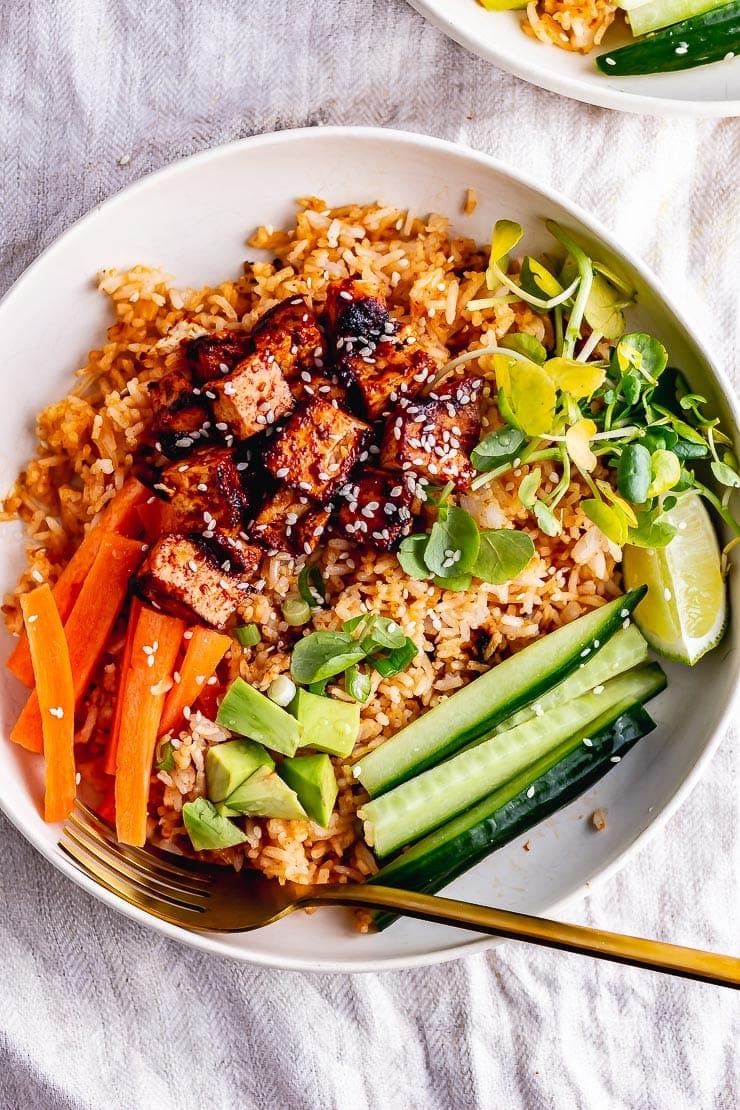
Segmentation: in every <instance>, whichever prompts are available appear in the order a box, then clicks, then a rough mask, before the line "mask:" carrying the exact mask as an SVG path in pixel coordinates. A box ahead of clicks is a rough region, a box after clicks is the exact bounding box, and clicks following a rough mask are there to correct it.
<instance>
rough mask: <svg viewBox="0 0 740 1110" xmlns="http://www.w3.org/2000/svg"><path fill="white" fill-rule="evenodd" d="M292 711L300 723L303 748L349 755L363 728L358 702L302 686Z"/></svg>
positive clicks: (292, 703)
mask: <svg viewBox="0 0 740 1110" xmlns="http://www.w3.org/2000/svg"><path fill="white" fill-rule="evenodd" d="M290 710H291V712H292V713H294V714H295V717H296V720H297V721H298V722H299V724H300V725H301V729H302V732H301V741H300V746H301V747H302V748H315V749H316V750H317V751H319V752H328V753H329V755H339V756H346V755H349V754H350V752H351V751H352V749H353V748H354V746H355V740H356V739H357V734H358V733H359V731H360V706H359V703H358V702H356V701H338V700H337V699H336V698H325V697H322V696H321V695H319V694H312V693H311V692H310V690H302V689H301V690H299V691H298V693H297V694H296V696H295V697H294V699H293V701H292V702H291V705H290ZM290 754H291V755H293V754H295V753H293V752H291V753H290Z"/></svg>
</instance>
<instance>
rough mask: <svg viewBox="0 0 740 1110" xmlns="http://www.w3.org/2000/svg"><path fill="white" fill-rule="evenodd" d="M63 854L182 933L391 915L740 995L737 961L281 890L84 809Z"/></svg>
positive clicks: (334, 891) (502, 918) (490, 913)
mask: <svg viewBox="0 0 740 1110" xmlns="http://www.w3.org/2000/svg"><path fill="white" fill-rule="evenodd" d="M59 845H60V847H61V848H62V849H63V851H64V852H66V853H67V855H68V856H71V858H72V859H73V860H74V862H75V863H76V864H77V866H78V867H79V868H80V869H81V870H82V871H83V872H84V873H85V874H86V875H89V876H90V877H91V878H92V879H94V880H95V881H96V882H97V883H99V884H100V886H103V887H105V888H106V890H110V891H112V892H113V894H117V895H118V896H119V897H120V898H123V899H124V900H125V901H126V902H130V903H131V905H133V906H137V907H138V908H139V909H142V910H146V911H147V912H148V913H150V914H153V916H154V917H158V918H161V920H163V921H168V922H169V923H170V924H171V925H179V926H180V927H181V928H184V929H191V930H207V931H212V932H225V933H233V932H247V931H249V930H250V929H260V928H261V927H262V926H263V925H270V924H271V923H272V922H273V921H278V920H279V919H280V918H281V917H285V916H286V915H287V914H289V913H292V911H293V910H297V909H309V908H312V907H315V906H354V907H355V908H360V907H362V908H365V909H369V910H392V911H393V912H395V913H399V914H405V915H407V916H409V917H418V918H422V919H423V920H425V921H437V922H440V923H442V924H444V925H457V926H458V927H461V928H463V929H472V930H474V931H476V932H481V933H492V934H494V935H495V936H499V937H507V938H509V939H511V940H526V941H531V942H532V943H534V944H541V945H544V946H545V947H549V948H561V949H564V950H565V951H567V952H578V953H580V954H582V955H586V956H597V957H599V958H600V959H604V960H613V961H616V962H617V963H625V964H632V965H633V966H635V967H646V968H651V969H653V970H654V971H665V972H668V973H669V974H671V975H681V976H683V977H685V978H687V979H700V980H703V981H704V982H707V983H717V984H721V985H723V986H726V987H735V988H737V987H740V958H737V957H734V956H721V955H719V954H718V953H713V952H701V951H699V950H697V949H695V948H681V947H679V946H678V945H675V944H664V943H663V942H662V941H657V940H643V939H641V938H639V937H630V936H623V935H621V934H619V933H607V932H604V931H602V930H601V929H591V928H589V927H587V926H585V925H568V924H565V923H563V922H560V921H550V920H547V919H546V918H542V917H533V916H531V915H530V914H523V913H513V912H512V911H510V910H498V909H492V908H490V907H488V906H477V905H473V904H471V903H470V902H458V901H455V900H453V899H451V898H438V897H436V896H435V895H431V894H416V893H413V892H412V891H406V890H395V889H393V888H392V887H384V886H375V885H374V884H373V885H367V886H364V885H361V884H359V883H356V884H351V883H347V884H340V885H336V886H299V885H298V884H296V883H286V884H285V885H284V886H281V885H280V884H279V883H277V882H276V881H275V880H273V879H267V878H265V876H264V875H262V874H261V873H260V872H258V871H252V870H246V869H245V870H242V871H239V872H236V871H233V870H232V869H231V868H226V867H212V866H210V865H207V864H203V863H200V862H198V861H196V860H190V859H186V858H185V857H182V856H175V855H172V854H171V853H169V852H163V851H160V850H159V849H157V848H147V849H146V851H144V850H142V849H139V848H130V847H127V846H126V845H123V844H119V843H118V842H117V841H116V839H115V834H114V832H113V830H112V829H111V828H110V827H109V826H108V825H106V824H105V823H104V822H103V821H101V820H100V818H99V817H97V816H96V815H95V814H94V813H92V812H91V810H89V809H87V807H86V806H84V805H83V804H82V803H81V802H79V801H78V802H77V803H76V809H75V811H74V812H73V813H72V815H71V816H70V818H69V820H68V821H67V823H66V824H65V826H64V828H63V830H62V837H61V840H60V841H59Z"/></svg>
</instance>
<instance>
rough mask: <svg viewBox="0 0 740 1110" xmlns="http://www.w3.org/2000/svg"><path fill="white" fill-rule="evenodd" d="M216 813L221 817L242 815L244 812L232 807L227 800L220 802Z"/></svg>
mask: <svg viewBox="0 0 740 1110" xmlns="http://www.w3.org/2000/svg"><path fill="white" fill-rule="evenodd" d="M216 813H217V814H218V815H219V817H241V816H242V814H241V813H240V812H239V810H238V809H231V808H230V807H229V806H227V804H226V802H219V803H218V805H217V806H216Z"/></svg>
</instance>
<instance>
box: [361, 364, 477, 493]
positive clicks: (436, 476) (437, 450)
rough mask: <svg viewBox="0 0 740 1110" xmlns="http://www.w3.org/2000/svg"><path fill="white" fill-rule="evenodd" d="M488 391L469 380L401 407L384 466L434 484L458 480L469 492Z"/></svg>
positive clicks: (384, 449)
mask: <svg viewBox="0 0 740 1110" xmlns="http://www.w3.org/2000/svg"><path fill="white" fill-rule="evenodd" d="M482 389H483V381H482V379H481V378H473V377H470V378H463V379H461V380H459V381H456V382H453V383H451V384H450V385H448V386H443V387H442V388H441V389H440V390H439V392H434V393H430V394H429V396H428V397H424V398H420V399H418V400H415V401H407V402H402V403H401V404H399V405H398V406H397V408H396V409H395V410H394V412H393V414H392V415H391V417H390V419H389V421H388V423H387V425H386V430H385V434H384V436H383V443H382V445H381V451H380V463H381V465H382V466H384V467H387V468H388V469H389V470H401V471H404V472H406V473H408V474H409V475H410V476H413V477H415V478H416V479H417V480H418V479H424V480H426V481H428V482H430V483H432V485H443V484H444V483H445V482H454V483H455V486H456V487H457V488H458V489H462V490H464V489H467V488H468V487H469V486H470V483H471V481H472V480H473V474H474V471H473V467H472V465H471V462H470V452H471V451H472V450H473V447H474V446H475V445H476V443H477V442H478V438H479V436H480V398H481V392H482Z"/></svg>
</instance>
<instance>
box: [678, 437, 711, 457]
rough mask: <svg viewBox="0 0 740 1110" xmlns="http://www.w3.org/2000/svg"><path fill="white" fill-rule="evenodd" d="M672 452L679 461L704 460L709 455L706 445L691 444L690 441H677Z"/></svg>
mask: <svg viewBox="0 0 740 1110" xmlns="http://www.w3.org/2000/svg"><path fill="white" fill-rule="evenodd" d="M671 450H672V451H673V453H674V455H678V457H679V459H703V458H706V456H707V455H708V454H709V448H708V446H707V445H706V443H690V442H689V440H688V439H676V442H675V443H674V444H673V447H672V448H671Z"/></svg>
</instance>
